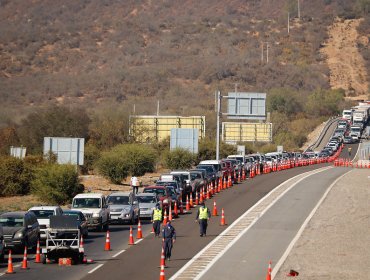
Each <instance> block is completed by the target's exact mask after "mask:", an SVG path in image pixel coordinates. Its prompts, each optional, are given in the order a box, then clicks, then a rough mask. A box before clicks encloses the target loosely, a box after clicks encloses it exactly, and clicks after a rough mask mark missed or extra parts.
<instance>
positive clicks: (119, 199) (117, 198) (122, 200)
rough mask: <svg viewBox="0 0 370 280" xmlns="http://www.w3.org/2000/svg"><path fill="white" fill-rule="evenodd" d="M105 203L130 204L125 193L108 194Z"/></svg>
mask: <svg viewBox="0 0 370 280" xmlns="http://www.w3.org/2000/svg"><path fill="white" fill-rule="evenodd" d="M107 203H108V204H109V205H117V204H119V205H122V204H123V205H129V204H130V198H129V197H128V196H126V195H112V196H108V198H107Z"/></svg>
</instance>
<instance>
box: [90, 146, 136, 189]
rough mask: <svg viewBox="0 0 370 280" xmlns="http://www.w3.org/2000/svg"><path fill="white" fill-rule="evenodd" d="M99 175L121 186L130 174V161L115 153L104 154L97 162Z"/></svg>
mask: <svg viewBox="0 0 370 280" xmlns="http://www.w3.org/2000/svg"><path fill="white" fill-rule="evenodd" d="M96 167H97V169H98V172H99V174H101V175H103V176H104V177H105V178H109V179H110V181H111V182H112V183H114V184H121V183H122V180H124V179H125V178H126V177H127V176H128V174H129V164H128V161H127V160H126V159H125V158H124V157H122V154H118V153H116V152H114V151H109V152H104V153H103V154H102V155H101V157H100V158H99V160H98V161H97V162H96Z"/></svg>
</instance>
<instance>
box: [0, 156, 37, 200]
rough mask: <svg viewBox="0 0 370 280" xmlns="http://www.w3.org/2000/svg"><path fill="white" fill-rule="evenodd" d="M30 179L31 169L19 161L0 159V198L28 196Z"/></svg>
mask: <svg viewBox="0 0 370 280" xmlns="http://www.w3.org/2000/svg"><path fill="white" fill-rule="evenodd" d="M32 178H33V170H32V168H31V167H30V165H28V164H26V163H25V162H24V161H22V160H21V159H17V158H14V157H8V156H7V157H0V196H12V195H25V194H28V193H29V190H30V183H31V180H32Z"/></svg>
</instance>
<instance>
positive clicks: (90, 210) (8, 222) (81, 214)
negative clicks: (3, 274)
mask: <svg viewBox="0 0 370 280" xmlns="http://www.w3.org/2000/svg"><path fill="white" fill-rule="evenodd" d="M325 155H326V154H325ZM319 156H323V155H319ZM313 157H316V155H315V154H314V155H312V154H311V153H298V152H297V153H288V152H283V153H278V152H273V153H267V154H260V153H256V154H250V155H246V156H242V155H230V156H228V157H227V158H225V159H222V160H204V161H201V162H200V163H199V164H198V165H197V166H195V168H193V169H190V170H173V171H171V172H168V173H165V174H161V175H160V177H159V179H158V180H156V181H154V184H153V185H149V186H144V188H143V189H142V192H141V193H138V194H134V193H133V192H113V193H111V194H110V195H108V196H105V195H104V194H100V193H81V194H78V195H76V196H75V197H74V198H73V200H72V204H71V207H70V209H62V208H61V207H60V206H34V207H32V208H30V209H29V210H28V211H18V212H6V213H2V214H1V215H0V261H3V260H4V254H5V250H9V249H11V250H12V251H15V252H21V251H22V250H23V249H24V247H25V246H27V248H33V249H35V248H36V245H37V242H38V241H40V243H41V244H42V245H43V246H42V248H41V249H42V262H44V263H45V262H46V259H47V258H48V259H53V258H54V259H55V261H57V259H58V258H60V257H68V256H72V258H73V259H74V262H76V263H78V262H82V259H83V252H81V251H80V248H79V247H80V246H79V244H80V239H81V236H83V237H84V238H86V237H88V234H89V230H91V229H95V230H97V231H107V230H108V228H109V224H115V223H127V224H137V223H138V221H139V219H145V218H147V219H151V217H152V213H153V210H154V209H155V207H156V205H157V204H160V206H161V208H162V209H164V210H167V212H168V208H169V207H170V205H171V209H172V210H173V209H174V205H175V203H177V205H178V206H180V204H181V205H182V204H183V203H184V202H185V201H186V199H187V198H192V199H194V198H195V196H196V195H200V191H201V190H202V189H204V188H205V187H207V186H208V185H209V184H213V185H215V183H216V182H217V181H218V180H219V178H223V177H224V176H231V180H232V181H234V182H237V181H238V177H239V176H241V174H243V173H244V174H246V177H248V176H249V174H250V173H251V170H254V171H256V170H257V169H259V170H261V171H262V170H263V168H264V167H266V166H270V167H272V166H273V165H274V164H277V163H279V162H286V161H289V162H296V161H299V160H302V159H311V158H313Z"/></svg>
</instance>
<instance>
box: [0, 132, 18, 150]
mask: <svg viewBox="0 0 370 280" xmlns="http://www.w3.org/2000/svg"><path fill="white" fill-rule="evenodd" d="M18 143H19V139H18V135H17V132H16V129H15V127H13V126H7V127H4V128H2V129H0V154H2V155H8V154H9V149H10V147H11V146H15V145H18Z"/></svg>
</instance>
